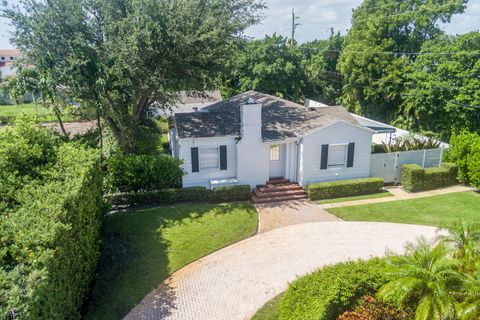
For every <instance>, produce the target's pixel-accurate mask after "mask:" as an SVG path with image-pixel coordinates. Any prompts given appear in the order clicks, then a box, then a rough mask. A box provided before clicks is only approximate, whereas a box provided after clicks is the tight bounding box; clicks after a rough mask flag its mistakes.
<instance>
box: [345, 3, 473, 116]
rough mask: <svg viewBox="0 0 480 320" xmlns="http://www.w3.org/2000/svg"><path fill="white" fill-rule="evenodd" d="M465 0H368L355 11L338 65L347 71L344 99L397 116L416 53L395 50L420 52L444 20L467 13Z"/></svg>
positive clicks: (367, 111)
mask: <svg viewBox="0 0 480 320" xmlns="http://www.w3.org/2000/svg"><path fill="white" fill-rule="evenodd" d="M466 2H467V0H439V1H435V3H432V2H425V1H423V0H413V1H400V2H399V1H397V0H386V1H382V2H381V3H380V2H378V1H376V0H365V1H363V3H362V4H361V5H360V6H359V7H358V8H357V9H355V10H354V11H353V16H352V26H351V28H350V29H349V31H348V34H347V36H346V38H345V43H344V49H343V51H342V54H341V56H340V59H339V63H338V66H337V68H338V69H339V70H340V72H341V73H342V76H343V84H344V87H343V94H342V104H343V105H344V106H346V107H348V108H349V110H351V111H354V112H355V113H358V114H361V115H366V116H368V117H373V118H376V119H379V120H385V121H392V120H394V119H396V118H397V115H398V114H401V105H402V103H403V98H402V92H404V91H405V81H406V80H407V77H408V74H409V70H410V68H411V65H412V62H413V61H414V60H415V55H405V54H395V52H409V53H410V52H418V51H419V50H420V49H421V47H422V44H423V43H424V42H425V41H426V40H428V39H432V38H434V37H436V36H438V35H440V34H442V31H441V29H440V28H439V24H440V23H446V22H449V21H450V19H451V17H452V15H454V14H457V13H462V12H463V11H464V9H465V7H466ZM379 4H381V5H379ZM392 13H395V14H394V15H393V16H392ZM384 52H388V53H384ZM433 58H434V57H432V59H433ZM435 58H436V57H435Z"/></svg>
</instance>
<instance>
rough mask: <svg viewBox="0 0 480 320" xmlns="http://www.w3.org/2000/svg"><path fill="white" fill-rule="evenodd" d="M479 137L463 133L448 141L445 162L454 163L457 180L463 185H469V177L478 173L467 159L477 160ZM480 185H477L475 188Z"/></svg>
mask: <svg viewBox="0 0 480 320" xmlns="http://www.w3.org/2000/svg"><path fill="white" fill-rule="evenodd" d="M479 146H480V136H479V135H478V134H476V133H471V132H468V131H464V132H462V133H460V134H456V135H453V136H452V137H451V139H450V148H449V149H448V150H447V152H446V154H445V160H446V161H450V162H454V163H456V164H457V166H458V180H459V181H460V182H463V183H470V176H471V175H472V173H473V174H475V172H479V171H480V168H476V165H475V163H474V162H472V161H471V160H470V161H469V159H470V158H471V157H472V156H473V158H475V154H476V157H477V158H479V157H480V155H479V153H480V150H479V149H480V147H479ZM478 185H480V184H477V186H478Z"/></svg>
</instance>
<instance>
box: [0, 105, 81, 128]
mask: <svg viewBox="0 0 480 320" xmlns="http://www.w3.org/2000/svg"><path fill="white" fill-rule="evenodd" d="M22 113H24V114H26V115H28V116H36V117H37V119H36V121H37V122H56V121H57V118H56V117H55V115H54V114H53V112H52V111H51V110H49V109H47V108H45V107H43V106H42V105H40V104H33V103H24V104H16V105H0V123H3V124H11V123H13V121H14V120H15V118H16V117H18V116H19V115H21V114H22ZM62 120H63V121H73V120H75V119H74V118H73V117H72V116H70V115H64V116H63V117H62Z"/></svg>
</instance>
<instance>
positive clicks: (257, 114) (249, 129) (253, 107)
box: [240, 98, 262, 141]
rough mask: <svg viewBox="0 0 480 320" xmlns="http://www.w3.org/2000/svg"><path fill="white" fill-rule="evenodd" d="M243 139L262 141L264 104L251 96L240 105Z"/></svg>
mask: <svg viewBox="0 0 480 320" xmlns="http://www.w3.org/2000/svg"><path fill="white" fill-rule="evenodd" d="M240 119H241V122H242V123H241V124H242V139H243V140H246V141H262V104H260V103H256V101H255V100H253V99H252V98H249V99H248V100H247V101H245V103H244V104H242V105H241V106H240Z"/></svg>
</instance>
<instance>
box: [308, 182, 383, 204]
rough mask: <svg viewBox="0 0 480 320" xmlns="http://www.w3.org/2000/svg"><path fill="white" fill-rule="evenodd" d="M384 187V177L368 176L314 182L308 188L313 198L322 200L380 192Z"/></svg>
mask: <svg viewBox="0 0 480 320" xmlns="http://www.w3.org/2000/svg"><path fill="white" fill-rule="evenodd" d="M382 187H383V179H382V178H366V179H354V180H341V181H332V182H320V183H312V184H308V185H307V188H306V189H307V194H308V197H309V198H310V199H311V200H321V199H330V198H340V197H350V196H360V195H364V194H371V193H378V192H381V191H382Z"/></svg>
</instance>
